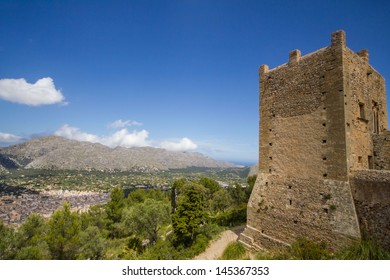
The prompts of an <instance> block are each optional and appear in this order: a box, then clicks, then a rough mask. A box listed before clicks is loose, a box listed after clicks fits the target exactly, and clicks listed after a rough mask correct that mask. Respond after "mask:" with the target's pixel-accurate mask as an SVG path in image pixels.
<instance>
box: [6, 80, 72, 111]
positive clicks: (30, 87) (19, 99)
mask: <svg viewBox="0 0 390 280" xmlns="http://www.w3.org/2000/svg"><path fill="white" fill-rule="evenodd" d="M0 98H1V99H4V100H7V101H10V102H14V103H19V104H25V105H30V106H39V105H50V104H56V103H60V104H66V102H65V101H64V100H65V98H64V96H63V95H62V93H61V91H60V90H57V89H56V88H55V85H54V82H53V79H52V78H50V77H47V78H42V79H39V80H38V81H36V82H35V84H30V83H28V82H26V80H25V79H0Z"/></svg>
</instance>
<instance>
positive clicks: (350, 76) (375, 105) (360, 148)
mask: <svg viewBox="0 0 390 280" xmlns="http://www.w3.org/2000/svg"><path fill="white" fill-rule="evenodd" d="M344 65H345V66H344V69H345V71H344V81H345V82H344V84H345V93H344V94H345V95H344V96H345V102H344V105H345V108H346V115H345V122H346V125H347V132H346V134H347V137H346V138H347V142H348V145H347V147H348V160H349V168H350V170H355V169H375V165H374V147H373V141H372V136H373V135H379V134H383V133H385V131H386V129H387V108H386V93H385V82H384V79H383V77H382V76H381V75H380V74H379V73H378V72H376V71H375V69H374V68H372V67H371V66H370V65H369V64H368V51H361V52H359V53H354V52H353V51H351V50H350V49H348V48H345V49H344Z"/></svg>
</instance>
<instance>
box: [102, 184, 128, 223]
mask: <svg viewBox="0 0 390 280" xmlns="http://www.w3.org/2000/svg"><path fill="white" fill-rule="evenodd" d="M110 197H111V199H110V201H109V202H108V203H107V206H106V211H107V217H108V219H109V220H111V221H112V223H119V222H120V220H121V217H122V210H123V208H124V207H125V195H124V193H123V190H122V188H120V187H115V188H113V189H112V191H111V194H110Z"/></svg>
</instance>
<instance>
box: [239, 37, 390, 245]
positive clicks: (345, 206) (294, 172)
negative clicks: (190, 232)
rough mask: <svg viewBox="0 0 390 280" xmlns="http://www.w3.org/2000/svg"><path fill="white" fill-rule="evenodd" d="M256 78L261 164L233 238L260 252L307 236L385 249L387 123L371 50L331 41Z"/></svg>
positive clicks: (388, 224)
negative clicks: (367, 242) (367, 241)
mask: <svg viewBox="0 0 390 280" xmlns="http://www.w3.org/2000/svg"><path fill="white" fill-rule="evenodd" d="M259 78H260V149H259V150H260V151H259V172H258V177H257V181H256V184H255V187H254V189H253V192H252V195H251V197H250V200H249V203H248V218H247V226H246V229H245V231H244V232H243V233H242V234H241V236H240V241H241V242H242V243H244V244H246V245H247V246H249V247H252V248H256V249H263V250H267V249H270V248H273V247H275V246H288V245H289V244H291V242H293V241H294V240H296V239H297V238H300V237H304V238H307V239H311V240H313V241H316V242H326V243H327V244H328V246H329V247H330V248H337V247H341V246H343V245H345V244H346V242H347V241H348V240H360V239H362V238H364V237H366V236H367V237H370V238H374V239H375V240H376V241H378V242H379V243H380V244H381V245H382V246H384V247H385V248H390V131H388V130H387V108H386V91H385V81H384V79H383V77H382V76H381V75H380V74H379V73H378V72H377V71H376V70H375V69H374V68H373V67H372V66H371V65H370V64H369V58H368V51H367V50H362V51H359V52H357V53H355V52H353V51H352V50H350V49H349V48H347V47H346V36H345V32H344V31H342V30H340V31H337V32H334V33H333V34H332V38H331V45H330V46H328V47H325V48H322V49H320V50H317V51H315V52H313V53H310V54H307V55H305V56H301V53H300V51H299V50H294V51H292V52H290V55H289V61H288V62H287V63H286V64H283V65H280V66H278V67H276V68H274V69H269V67H268V66H267V65H262V66H261V67H260V69H259Z"/></svg>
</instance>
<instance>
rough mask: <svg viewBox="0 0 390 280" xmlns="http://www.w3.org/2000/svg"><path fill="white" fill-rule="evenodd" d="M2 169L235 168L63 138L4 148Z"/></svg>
mask: <svg viewBox="0 0 390 280" xmlns="http://www.w3.org/2000/svg"><path fill="white" fill-rule="evenodd" d="M0 166H2V167H3V168H6V169H14V168H33V169H76V170H90V169H95V170H105V171H108V170H122V171H127V170H131V171H137V170H138V171H141V170H142V171H154V170H168V169H178V168H187V167H210V168H214V167H215V168H228V167H234V165H233V164H230V163H226V162H219V161H216V160H214V159H212V158H209V157H206V156H204V155H202V154H200V153H194V152H172V151H167V150H164V149H159V148H152V147H137V148H124V147H116V148H109V147H107V146H104V145H101V144H96V143H90V142H80V141H75V140H69V139H66V138H63V137H59V136H49V137H42V138H36V139H32V140H30V141H26V142H24V143H21V144H17V145H14V146H10V147H5V148H0Z"/></svg>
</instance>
